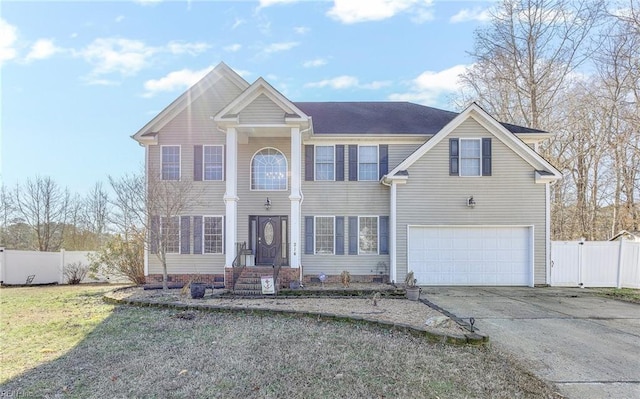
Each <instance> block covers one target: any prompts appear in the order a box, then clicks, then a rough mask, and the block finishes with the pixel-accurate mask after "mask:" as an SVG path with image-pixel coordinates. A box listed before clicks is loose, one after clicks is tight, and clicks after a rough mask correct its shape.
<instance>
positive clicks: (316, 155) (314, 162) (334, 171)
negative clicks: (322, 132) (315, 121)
mask: <svg viewBox="0 0 640 399" xmlns="http://www.w3.org/2000/svg"><path fill="white" fill-rule="evenodd" d="M318 147H331V148H332V149H333V179H323V180H318V168H317V166H318ZM313 152H314V154H313V157H314V158H313V179H314V181H336V146H335V145H334V144H331V145H315V146H314V148H313Z"/></svg>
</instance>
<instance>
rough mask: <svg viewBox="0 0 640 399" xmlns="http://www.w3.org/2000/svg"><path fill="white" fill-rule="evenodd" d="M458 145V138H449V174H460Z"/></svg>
mask: <svg viewBox="0 0 640 399" xmlns="http://www.w3.org/2000/svg"><path fill="white" fill-rule="evenodd" d="M458 146H459V141H458V139H449V175H451V176H458V175H459V174H460V173H459V170H460V169H459V168H458V159H459V157H460V154H459V151H458V148H459V147H458Z"/></svg>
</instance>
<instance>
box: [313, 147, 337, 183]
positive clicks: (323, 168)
mask: <svg viewBox="0 0 640 399" xmlns="http://www.w3.org/2000/svg"><path fill="white" fill-rule="evenodd" d="M315 175H316V180H329V181H333V180H335V149H334V147H333V146H331V145H318V146H316V173H315Z"/></svg>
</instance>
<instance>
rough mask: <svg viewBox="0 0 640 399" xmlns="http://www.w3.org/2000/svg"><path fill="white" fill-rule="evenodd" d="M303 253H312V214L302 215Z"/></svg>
mask: <svg viewBox="0 0 640 399" xmlns="http://www.w3.org/2000/svg"><path fill="white" fill-rule="evenodd" d="M304 253H305V254H308V255H313V216H305V217H304Z"/></svg>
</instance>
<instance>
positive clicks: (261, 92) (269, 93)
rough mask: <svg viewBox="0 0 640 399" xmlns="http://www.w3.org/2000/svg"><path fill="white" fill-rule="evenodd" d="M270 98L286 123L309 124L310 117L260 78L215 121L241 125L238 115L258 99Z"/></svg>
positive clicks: (216, 116)
mask: <svg viewBox="0 0 640 399" xmlns="http://www.w3.org/2000/svg"><path fill="white" fill-rule="evenodd" d="M262 96H264V97H266V98H268V99H269V100H271V101H272V102H273V104H275V105H276V106H277V107H279V108H280V109H282V111H283V113H284V116H285V122H289V121H299V122H308V121H309V117H308V116H307V114H305V113H304V112H303V111H302V110H301V109H300V108H298V107H297V106H296V105H295V104H294V103H292V102H291V101H289V99H287V98H286V97H285V96H283V95H282V94H281V93H280V92H279V91H277V90H276V89H274V88H273V86H271V85H270V84H269V83H267V81H266V80H264V79H263V78H258V79H257V80H256V81H255V82H253V84H251V86H249V87H248V88H247V89H246V90H245V91H243V92H242V94H240V95H239V96H238V97H236V98H235V99H234V100H233V101H232V102H230V103H229V104H228V105H227V106H226V107H224V108H223V109H222V110H221V111H220V112H218V113H217V114H216V115H215V116H214V118H213V119H214V121H215V122H217V123H218V124H233V125H238V124H240V120H239V117H238V115H239V114H240V113H241V112H242V111H243V110H244V109H246V108H247V107H249V106H250V105H251V104H252V103H253V102H254V101H256V99H258V98H261V99H263V98H264V97H262Z"/></svg>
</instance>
